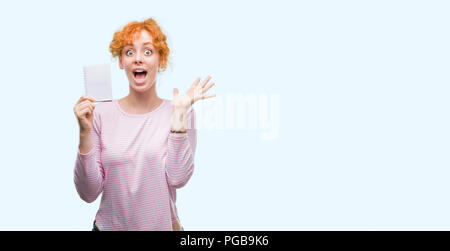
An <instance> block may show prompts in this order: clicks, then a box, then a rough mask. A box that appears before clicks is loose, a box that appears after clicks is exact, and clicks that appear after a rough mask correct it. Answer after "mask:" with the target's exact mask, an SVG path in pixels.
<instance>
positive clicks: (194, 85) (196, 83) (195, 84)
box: [192, 78, 200, 87]
mask: <svg viewBox="0 0 450 251" xmlns="http://www.w3.org/2000/svg"><path fill="white" fill-rule="evenodd" d="M199 82H200V78H197V79H196V80H195V81H194V83H192V87H196V86H197V85H198V83H199Z"/></svg>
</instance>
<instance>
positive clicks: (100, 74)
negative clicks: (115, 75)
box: [83, 64, 112, 102]
mask: <svg viewBox="0 0 450 251" xmlns="http://www.w3.org/2000/svg"><path fill="white" fill-rule="evenodd" d="M83 71H84V86H85V89H86V96H90V97H93V98H94V99H95V100H96V102H105V101H111V100H112V84H111V66H110V64H98V65H89V66H84V67H83Z"/></svg>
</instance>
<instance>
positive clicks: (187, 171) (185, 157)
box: [166, 108, 197, 188]
mask: <svg viewBox="0 0 450 251" xmlns="http://www.w3.org/2000/svg"><path fill="white" fill-rule="evenodd" d="M187 118H188V119H187V124H188V127H187V129H186V133H170V134H169V138H168V144H167V159H166V177H167V182H168V183H169V185H171V186H173V187H175V188H181V187H183V186H184V185H186V183H187V182H188V181H189V179H190V178H191V176H192V174H193V172H194V157H195V150H196V145H197V130H196V128H195V111H194V109H193V108H192V109H190V112H188V113H187Z"/></svg>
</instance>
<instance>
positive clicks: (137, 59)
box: [134, 52, 142, 64]
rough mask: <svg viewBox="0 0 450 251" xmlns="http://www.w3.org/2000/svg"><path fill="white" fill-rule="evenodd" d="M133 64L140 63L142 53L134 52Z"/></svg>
mask: <svg viewBox="0 0 450 251" xmlns="http://www.w3.org/2000/svg"><path fill="white" fill-rule="evenodd" d="M134 63H135V64H142V54H141V53H140V52H137V53H136V57H135V58H134Z"/></svg>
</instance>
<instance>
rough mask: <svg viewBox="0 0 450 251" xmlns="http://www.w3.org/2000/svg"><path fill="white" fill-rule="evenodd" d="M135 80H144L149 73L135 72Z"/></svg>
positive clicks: (143, 71)
mask: <svg viewBox="0 0 450 251" xmlns="http://www.w3.org/2000/svg"><path fill="white" fill-rule="evenodd" d="M133 75H134V79H136V80H144V79H145V77H147V71H145V70H135V71H133Z"/></svg>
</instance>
